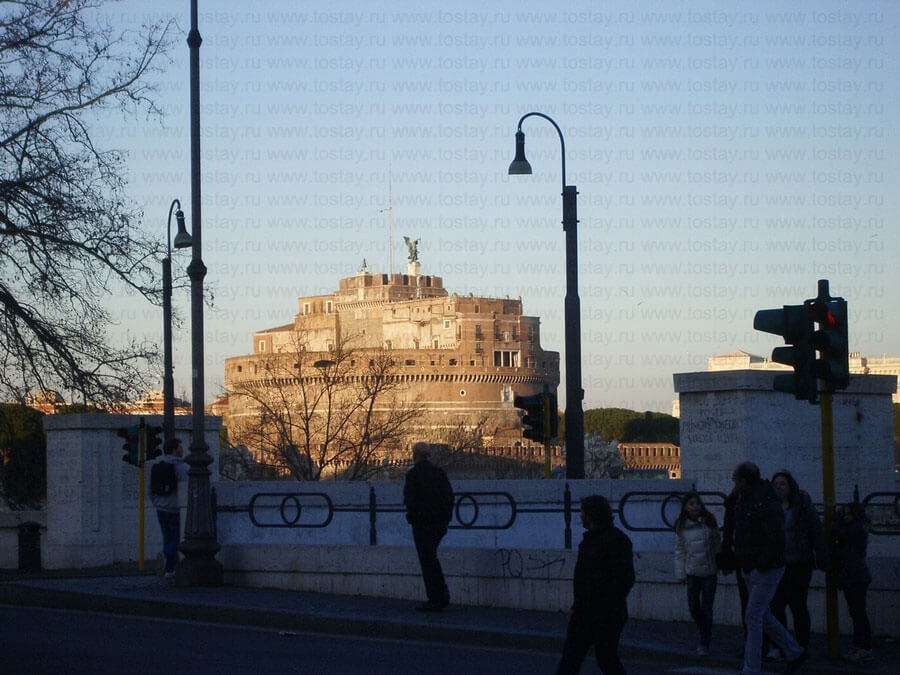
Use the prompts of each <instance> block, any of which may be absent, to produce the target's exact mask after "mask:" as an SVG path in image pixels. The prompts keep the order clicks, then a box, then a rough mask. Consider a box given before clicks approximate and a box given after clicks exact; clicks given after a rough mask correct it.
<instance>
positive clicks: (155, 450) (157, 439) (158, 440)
mask: <svg viewBox="0 0 900 675" xmlns="http://www.w3.org/2000/svg"><path fill="white" fill-rule="evenodd" d="M144 433H145V434H146V435H147V441H146V443H147V450H146V459H147V460H151V459H156V458H157V457H159V456H160V455H161V454H162V427H154V426H153V425H150V424H148V425H147V426H146V427H145V428H144Z"/></svg>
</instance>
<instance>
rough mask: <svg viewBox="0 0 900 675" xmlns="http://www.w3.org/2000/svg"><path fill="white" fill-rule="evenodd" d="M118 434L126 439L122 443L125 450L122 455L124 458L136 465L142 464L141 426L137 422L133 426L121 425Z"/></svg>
mask: <svg viewBox="0 0 900 675" xmlns="http://www.w3.org/2000/svg"><path fill="white" fill-rule="evenodd" d="M116 435H117V436H120V437H121V438H124V439H125V442H124V443H122V449H123V450H124V451H125V454H124V455H122V460H123V461H125V462H128V463H129V464H133V465H134V466H140V465H141V447H140V439H141V428H140V426H138V425H137V424H135V425H134V426H133V427H121V428H120V429H119V430H118V431H116Z"/></svg>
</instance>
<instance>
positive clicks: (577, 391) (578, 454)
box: [509, 112, 584, 478]
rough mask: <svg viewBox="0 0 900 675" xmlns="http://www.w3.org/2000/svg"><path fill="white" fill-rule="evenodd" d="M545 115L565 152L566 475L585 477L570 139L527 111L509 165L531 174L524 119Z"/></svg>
mask: <svg viewBox="0 0 900 675" xmlns="http://www.w3.org/2000/svg"><path fill="white" fill-rule="evenodd" d="M532 116H534V117H543V118H544V119H545V120H547V121H548V122H550V124H552V125H553V128H554V129H556V133H557V134H559V145H560V150H561V154H562V199H563V219H562V224H563V230H565V233H566V302H565V321H566V478H584V411H583V410H582V407H581V402H582V399H584V390H583V389H582V388H581V300H579V298H578V214H577V199H578V197H577V195H578V190H577V189H576V188H575V186H574V185H566V142H565V140H564V139H563V134H562V131H561V130H560V128H559V126H558V125H557V124H556V122H554V121H553V120H552V119H551V118H550V117H548V116H547V115H545V114H543V113H539V112H530V113H528V114H527V115H523V116H522V119H520V120H519V124H518V127H517V129H516V156H515V159H513V161H512V163H511V164H510V165H509V175H511V176H515V175H531V164H529V163H528V160H527V159H525V133H524V132H523V131H522V122H524V121H525V120H526V119H527V118H529V117H532Z"/></svg>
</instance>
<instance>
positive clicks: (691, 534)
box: [675, 492, 722, 656]
mask: <svg viewBox="0 0 900 675" xmlns="http://www.w3.org/2000/svg"><path fill="white" fill-rule="evenodd" d="M675 534H676V541H675V578H676V579H678V580H679V581H685V582H687V596H688V608H689V609H690V611H691V618H693V619H694V623H695V624H697V628H698V629H699V631H700V643H699V644H698V645H697V649H696V651H697V654H699V655H701V656H705V655H707V654H709V643H710V638H711V636H712V618H713V601H714V600H715V597H716V574H717V573H718V568H717V567H716V554H717V553H718V552H719V550H720V549H721V547H722V533H721V532H719V526H718V523H716V518H715V516H714V515H713V514H711V513H710V512H709V511H707V510H706V507H705V506H704V505H703V500H702V499H700V495H698V494H697V493H696V492H689V493H688V494H686V495H685V496H684V498H683V499H682V501H681V515H679V516H678V520H676V521H675Z"/></svg>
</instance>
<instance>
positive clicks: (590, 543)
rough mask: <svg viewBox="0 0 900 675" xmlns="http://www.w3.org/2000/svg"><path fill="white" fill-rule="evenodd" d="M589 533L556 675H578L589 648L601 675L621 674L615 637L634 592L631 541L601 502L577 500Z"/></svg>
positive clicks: (577, 571) (597, 497) (582, 549)
mask: <svg viewBox="0 0 900 675" xmlns="http://www.w3.org/2000/svg"><path fill="white" fill-rule="evenodd" d="M581 522H582V524H583V525H584V527H585V529H586V530H587V532H585V533H584V539H582V541H581V544H580V545H579V546H578V559H577V561H576V562H575V574H574V578H573V586H574V603H573V604H572V614H571V617H570V618H569V626H568V630H567V632H566V642H565V645H564V647H563V653H562V659H561V660H560V663H559V668H558V670H557V673H558V675H569V674H570V673H577V672H578V671H579V670H580V669H581V664H582V663H583V662H584V657H585V656H587V653H588V650H589V649H590V648H591V645H593V646H594V652H595V655H596V657H597V664H598V665H599V666H600V670H602V671H603V673H605V675H621V674H622V673H624V672H625V668H624V667H623V666H622V662H621V661H620V660H619V655H618V649H619V636H620V635H621V634H622V629H623V628H624V627H625V622H626V621H627V620H628V603H627V601H626V598H627V597H628V592H629V591H630V590H631V587H632V586H634V560H633V556H632V551H631V540H630V539H629V538H628V536H627V535H626V534H625V533H624V532H622V531H621V530H620V529H618V528H617V527H614V526H613V517H612V508H611V507H610V505H609V502H608V501H607V500H606V498H605V497H601V496H600V495H591V496H590V497H585V498H584V499H582V500H581Z"/></svg>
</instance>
